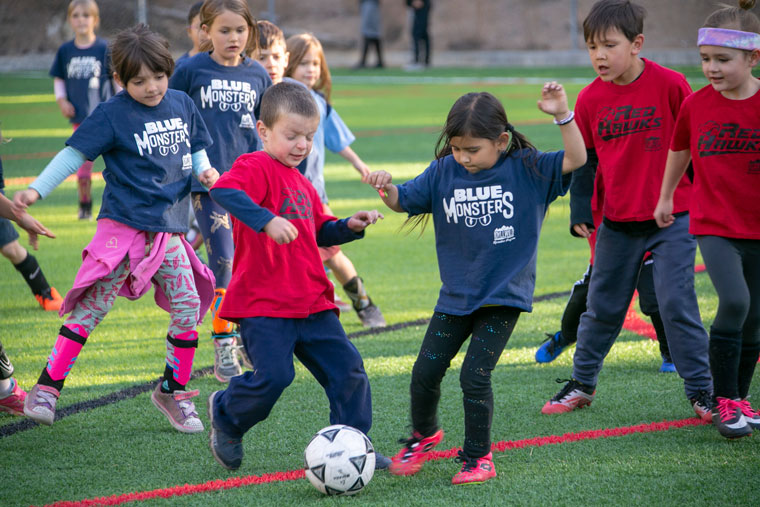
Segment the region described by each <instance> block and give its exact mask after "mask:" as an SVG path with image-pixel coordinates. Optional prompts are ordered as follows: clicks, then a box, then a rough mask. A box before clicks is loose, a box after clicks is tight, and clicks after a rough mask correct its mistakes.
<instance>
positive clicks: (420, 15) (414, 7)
mask: <svg viewBox="0 0 760 507" xmlns="http://www.w3.org/2000/svg"><path fill="white" fill-rule="evenodd" d="M431 2H432V0H406V5H407V6H408V7H409V9H410V10H411V12H412V16H411V17H412V63H411V64H409V65H408V66H407V67H406V68H407V69H408V70H420V69H421V68H422V67H423V65H424V66H425V67H429V66H430V47H431V43H430V34H429V33H428V22H429V20H430V8H431V5H430V4H431ZM423 48H424V53H425V54H424V56H423Z"/></svg>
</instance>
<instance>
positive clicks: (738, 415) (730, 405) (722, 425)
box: [711, 397, 752, 438]
mask: <svg viewBox="0 0 760 507" xmlns="http://www.w3.org/2000/svg"><path fill="white" fill-rule="evenodd" d="M715 401H716V402H717V403H716V404H715V405H714V406H713V408H712V414H711V415H712V421H713V424H714V425H715V427H716V428H718V432H719V433H720V434H721V435H723V436H724V437H726V438H741V437H746V436H749V435H751V434H752V428H750V426H749V424H747V421H746V419H744V414H742V407H741V404H740V402H739V401H735V400H732V399H730V398H723V397H718V398H716V399H715Z"/></svg>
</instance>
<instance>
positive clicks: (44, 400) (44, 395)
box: [34, 390, 58, 410]
mask: <svg viewBox="0 0 760 507" xmlns="http://www.w3.org/2000/svg"><path fill="white" fill-rule="evenodd" d="M57 400H58V398H57V397H56V395H54V394H53V393H49V392H47V391H42V390H39V391H37V399H36V400H34V401H35V405H44V406H45V408H47V409H48V410H53V407H55V402H56V401H57Z"/></svg>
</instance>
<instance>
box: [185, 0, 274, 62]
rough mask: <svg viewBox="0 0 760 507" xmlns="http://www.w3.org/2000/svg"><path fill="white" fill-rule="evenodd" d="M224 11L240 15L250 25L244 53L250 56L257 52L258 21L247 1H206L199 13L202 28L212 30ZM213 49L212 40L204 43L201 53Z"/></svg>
mask: <svg viewBox="0 0 760 507" xmlns="http://www.w3.org/2000/svg"><path fill="white" fill-rule="evenodd" d="M224 11H230V12H233V13H235V14H239V15H240V16H242V17H243V19H245V23H246V24H247V25H248V40H247V41H246V44H245V48H243V51H242V53H244V54H246V55H249V54H251V53H253V52H254V51H256V49H257V48H258V47H259V30H258V28H257V26H256V19H255V18H254V17H253V14H251V10H250V9H249V8H248V3H247V2H246V1H245V0H206V1H205V2H203V5H202V6H201V11H200V13H199V14H200V19H201V27H202V26H203V25H206V26H207V27H208V28H211V25H212V24H213V23H214V20H215V19H216V18H217V16H219V15H220V14H221V13H223V12H224ZM212 49H214V44H213V43H212V42H211V40H206V41H204V42H203V43H202V44H201V47H200V50H201V51H211V50H212Z"/></svg>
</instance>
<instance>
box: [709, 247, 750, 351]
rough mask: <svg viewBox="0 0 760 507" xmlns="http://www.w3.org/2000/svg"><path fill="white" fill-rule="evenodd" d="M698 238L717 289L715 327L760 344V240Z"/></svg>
mask: <svg viewBox="0 0 760 507" xmlns="http://www.w3.org/2000/svg"><path fill="white" fill-rule="evenodd" d="M697 242H698V243H699V250H700V251H701V252H702V258H703V259H704V260H705V266H706V267H707V273H708V274H709V275H710V280H711V281H712V283H713V285H714V286H715V291H716V292H717V293H718V312H717V314H716V315H715V320H714V321H713V325H712V328H713V329H714V330H717V331H719V332H722V333H726V334H735V333H741V335H742V342H743V343H744V344H745V345H748V344H757V345H760V240H751V239H732V238H723V237H720V236H698V237H697Z"/></svg>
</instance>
